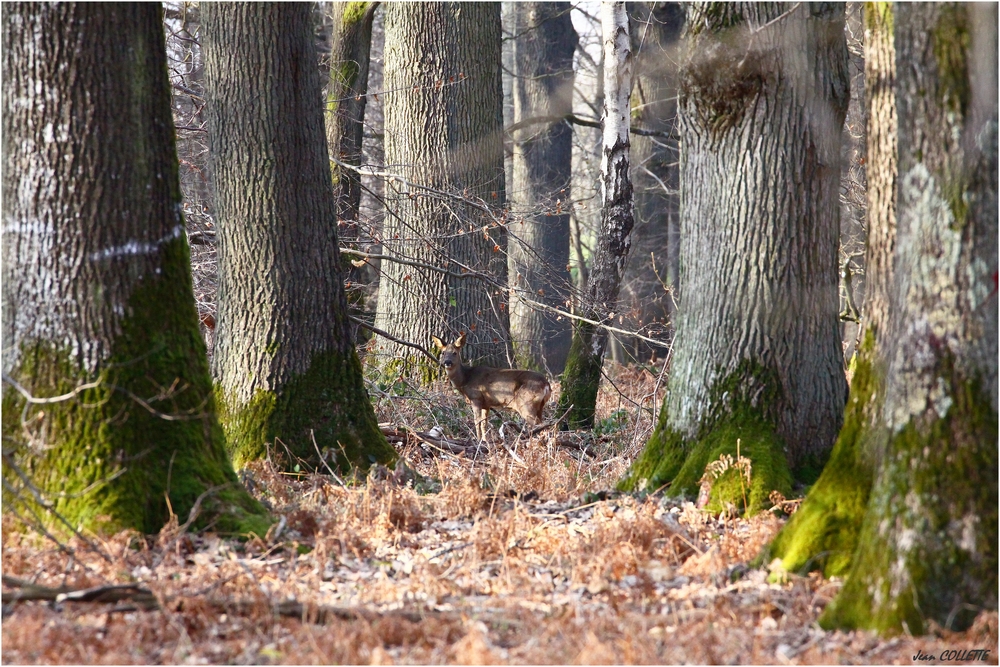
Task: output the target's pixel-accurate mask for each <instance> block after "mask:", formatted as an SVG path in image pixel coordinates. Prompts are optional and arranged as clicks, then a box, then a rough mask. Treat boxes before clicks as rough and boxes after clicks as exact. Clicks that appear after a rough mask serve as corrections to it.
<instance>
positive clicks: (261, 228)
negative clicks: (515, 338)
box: [202, 3, 396, 470]
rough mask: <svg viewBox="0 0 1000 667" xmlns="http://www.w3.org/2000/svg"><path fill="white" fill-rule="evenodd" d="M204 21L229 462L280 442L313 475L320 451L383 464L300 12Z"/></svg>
mask: <svg viewBox="0 0 1000 667" xmlns="http://www.w3.org/2000/svg"><path fill="white" fill-rule="evenodd" d="M202 14H203V16H202V18H203V25H204V38H203V48H204V53H205V74H206V95H207V100H208V111H209V130H210V133H211V135H210V136H211V142H212V150H213V160H214V168H213V173H214V174H215V180H214V184H215V192H216V210H217V222H218V229H219V295H218V303H219V310H218V318H217V326H216V330H215V336H216V338H215V353H214V356H213V360H212V361H213V370H214V373H215V377H216V393H217V396H218V398H219V401H220V408H221V416H222V422H223V426H224V427H225V429H226V436H227V440H228V446H229V450H230V452H231V454H232V457H233V460H234V462H235V463H236V464H237V465H243V464H245V463H246V462H248V461H252V460H254V459H258V458H261V457H263V456H265V455H266V453H267V447H268V445H273V444H274V442H275V439H280V440H281V442H282V443H283V444H284V445H285V446H286V447H288V449H289V450H290V451H291V453H292V454H293V455H294V456H295V457H298V458H301V459H304V460H307V461H310V462H312V463H313V464H315V465H318V461H317V460H316V459H317V458H318V457H319V456H320V453H321V454H322V455H323V456H324V457H326V456H327V455H329V459H330V460H331V461H333V460H336V464H337V465H338V466H339V467H340V468H341V469H343V470H347V469H350V468H355V467H356V468H360V469H361V470H365V469H367V468H368V466H369V465H371V464H372V463H374V462H376V461H377V462H380V463H385V462H390V461H393V460H395V458H396V454H395V451H394V450H393V449H392V448H391V447H390V446H389V444H388V443H387V442H386V440H385V438H384V436H382V434H381V432H380V431H379V429H378V424H377V422H376V419H375V412H374V410H373V408H372V405H371V402H370V401H369V399H368V395H367V393H366V391H365V386H364V381H363V378H362V375H361V366H360V363H359V361H358V357H357V353H356V351H355V349H354V345H353V337H352V335H351V327H350V323H349V321H348V311H347V301H346V297H345V295H344V285H343V271H342V269H341V266H340V252H339V245H338V240H337V230H336V224H335V223H336V202H335V198H334V193H333V188H332V184H331V179H330V169H329V166H328V160H327V152H326V145H325V142H324V135H323V117H322V107H321V106H320V104H321V101H322V98H321V95H320V85H319V76H318V73H317V71H316V68H315V67H314V66H313V63H315V61H316V57H315V46H314V44H313V39H312V27H311V26H312V22H311V15H310V9H309V6H308V5H305V4H281V3H261V4H235V3H232V4H212V5H205V6H204V7H202ZM314 440H315V444H314ZM317 449H318V450H319V453H318V452H317ZM294 463H295V462H294V461H287V464H288V465H292V464H294Z"/></svg>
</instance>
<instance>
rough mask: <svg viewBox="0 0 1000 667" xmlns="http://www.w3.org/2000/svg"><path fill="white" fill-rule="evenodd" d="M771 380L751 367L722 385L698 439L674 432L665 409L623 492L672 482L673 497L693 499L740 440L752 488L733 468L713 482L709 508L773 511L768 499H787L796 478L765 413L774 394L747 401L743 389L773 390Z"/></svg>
mask: <svg viewBox="0 0 1000 667" xmlns="http://www.w3.org/2000/svg"><path fill="white" fill-rule="evenodd" d="M748 378H753V380H748ZM768 378H770V375H769V374H768V373H767V372H766V371H764V370H763V369H761V368H759V367H757V366H756V365H754V364H749V363H747V364H743V365H741V366H740V368H739V369H737V371H736V372H735V373H733V374H732V375H731V376H730V377H729V378H727V379H725V380H723V381H722V382H720V383H718V385H717V386H716V388H715V389H714V390H713V392H712V396H713V398H712V404H713V406H715V407H716V410H715V411H714V412H713V416H712V417H711V418H709V419H707V420H706V422H705V424H704V425H703V426H702V427H701V429H700V430H699V433H698V435H697V436H696V437H694V438H685V437H684V435H683V434H681V433H678V432H677V431H675V430H674V429H672V428H670V426H669V425H668V422H667V411H666V409H664V410H663V411H661V413H660V419H659V422H658V424H657V427H656V430H654V431H653V435H652V437H651V438H650V441H649V442H648V443H647V444H646V447H645V448H644V449H643V451H642V453H641V454H640V455H639V458H638V459H636V461H635V462H634V463H633V464H632V467H631V468H630V470H629V472H628V474H627V475H626V477H625V478H624V479H622V481H621V482H619V484H618V488H619V489H620V490H623V491H641V490H646V491H653V490H656V489H658V488H660V487H662V486H664V485H668V484H669V489H670V490H669V493H670V495H672V496H694V495H696V494H698V492H699V490H700V487H701V481H702V479H703V476H704V475H705V472H706V470H705V469H706V466H708V465H709V464H710V463H712V462H713V461H719V460H720V457H723V456H725V455H728V456H730V457H732V459H733V460H734V461H735V460H736V459H737V442H739V452H738V454H739V455H740V456H743V457H745V458H748V459H750V461H751V477H750V483H749V485H747V486H744V484H745V482H744V484H741V483H740V478H739V476H738V472H737V470H736V469H734V468H730V469H729V470H728V471H727V472H725V473H724V474H723V475H721V476H719V477H718V479H715V480H714V481H711V491H710V493H709V496H708V502H707V505H706V507H707V508H708V509H709V510H711V511H719V510H722V509H725V508H726V507H727V506H729V505H732V506H733V507H736V508H737V509H744V502H745V509H746V510H747V513H748V514H753V513H756V512H759V511H761V510H764V509H767V508H768V507H770V501H769V500H768V497H769V496H770V494H771V492H772V491H780V492H781V493H782V494H785V495H788V494H789V493H790V492H791V486H792V475H791V471H790V470H789V468H788V461H787V459H786V458H785V453H784V443H783V442H782V440H781V438H779V437H778V435H777V434H776V432H775V428H774V420H773V417H771V416H770V415H768V414H767V412H766V406H767V405H768V404H769V401H770V400H772V398H770V397H771V396H772V395H773V393H774V391H773V390H772V391H765V392H763V394H764V395H765V396H767V397H766V398H759V399H758V400H756V401H751V400H749V399H747V398H746V397H745V396H743V395H742V394H741V391H740V389H741V388H745V387H748V386H751V385H756V384H757V383H759V382H763V383H764V386H765V387H767V386H771V387H773V386H774V385H773V384H771V383H770V382H769V381H768ZM771 382H773V380H772V381H771ZM744 499H745V501H744Z"/></svg>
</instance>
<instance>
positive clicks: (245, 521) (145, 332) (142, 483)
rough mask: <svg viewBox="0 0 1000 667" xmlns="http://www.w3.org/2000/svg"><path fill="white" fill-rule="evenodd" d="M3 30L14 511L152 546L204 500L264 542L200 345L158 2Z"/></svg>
mask: <svg viewBox="0 0 1000 667" xmlns="http://www.w3.org/2000/svg"><path fill="white" fill-rule="evenodd" d="M2 23H3V44H4V49H3V77H4V90H3V138H4V139H3V214H4V228H3V351H4V352H3V370H4V390H3V439H4V454H3V456H4V489H5V494H4V500H5V505H6V507H7V508H8V509H9V508H12V507H13V508H15V509H16V510H20V511H21V512H23V511H24V510H25V504H26V505H27V509H28V511H29V512H38V511H39V510H40V509H41V507H42V506H46V507H48V508H50V509H52V510H54V512H55V513H57V514H58V515H59V516H61V517H62V518H63V519H64V520H65V522H66V524H65V525H68V526H70V527H73V528H76V527H78V526H82V527H85V528H88V529H93V530H99V529H103V530H107V531H113V530H118V529H121V528H133V529H137V530H141V531H144V532H147V533H151V532H155V531H157V530H159V529H160V528H161V527H162V526H163V525H164V522H165V521H166V520H167V519H168V517H169V512H170V511H171V509H172V510H173V511H174V512H176V513H177V514H179V515H180V516H182V517H186V516H187V515H188V512H189V511H190V510H191V508H192V507H194V505H195V503H196V502H197V500H198V499H199V496H201V495H202V494H206V493H207V495H206V498H204V499H203V502H202V505H201V507H202V508H203V509H208V510H209V512H208V513H205V514H204V517H205V519H210V520H212V521H213V522H214V526H215V527H216V529H221V530H227V531H233V530H235V531H247V530H253V531H255V532H257V533H258V534H261V535H262V534H263V531H264V530H266V528H267V518H266V515H265V513H264V511H263V508H262V507H261V506H260V505H259V504H258V503H257V502H256V501H254V500H253V499H252V498H251V497H250V496H249V495H248V494H247V493H246V491H244V490H243V488H242V487H241V486H240V485H239V482H238V481H237V479H236V475H235V473H234V472H233V469H232V466H231V464H230V462H229V460H228V458H227V457H226V453H225V449H224V447H223V434H222V429H221V428H220V427H219V423H218V421H217V419H216V414H215V405H214V401H213V397H212V387H211V381H210V378H209V371H208V363H207V359H206V357H205V344H204V342H203V341H202V339H201V336H200V335H199V333H198V316H197V313H196V311H195V305H194V296H193V294H192V289H191V268H190V264H189V256H188V245H187V240H186V238H185V236H184V220H183V218H182V216H181V196H180V186H179V181H178V176H177V156H176V152H175V149H174V131H173V122H172V120H171V112H170V89H169V85H168V80H167V62H166V50H165V45H164V36H163V23H162V16H161V11H160V7H159V5H154V4H142V3H133V4H90V3H57V4H47V3H24V4H13V3H10V4H4V5H3V8H2ZM29 485H31V486H32V487H34V489H29V488H28V486H29ZM34 490H37V492H38V494H39V495H37V496H34V495H32V493H33V492H34ZM19 491H20V492H19ZM25 498H32V500H30V501H25ZM41 516H42V517H43V519H42V520H43V521H46V520H47V519H46V518H45V517H46V516H47V517H48V520H51V515H41ZM53 522H54V521H53ZM203 522H204V520H203Z"/></svg>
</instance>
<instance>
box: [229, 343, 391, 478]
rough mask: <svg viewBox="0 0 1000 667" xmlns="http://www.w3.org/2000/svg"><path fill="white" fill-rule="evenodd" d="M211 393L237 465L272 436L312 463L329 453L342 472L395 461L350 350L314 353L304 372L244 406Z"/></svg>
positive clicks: (261, 451) (259, 454)
mask: <svg viewBox="0 0 1000 667" xmlns="http://www.w3.org/2000/svg"><path fill="white" fill-rule="evenodd" d="M216 396H217V398H218V401H219V406H220V410H219V416H220V420H221V421H222V426H223V428H224V429H225V431H226V442H227V446H228V448H229V452H230V455H231V456H232V459H233V464H234V465H235V466H236V467H237V468H239V467H242V466H243V465H245V464H246V463H247V462H249V461H254V460H257V459H260V458H263V457H265V456H266V454H267V447H268V445H269V444H273V443H274V441H275V439H276V438H277V439H279V440H280V441H281V442H282V444H283V445H284V446H285V447H288V450H289V451H290V452H291V454H292V455H294V456H295V457H297V458H299V459H302V460H304V461H307V462H309V463H310V464H312V465H315V466H319V465H320V462H319V456H320V454H322V455H323V456H324V458H326V457H327V454H328V453H329V455H330V456H329V458H328V459H327V460H328V461H335V462H336V466H337V467H338V468H339V469H340V470H341V471H342V472H345V473H346V472H348V471H350V470H352V469H358V470H359V471H361V472H364V471H367V470H368V468H369V466H371V465H372V464H373V463H382V464H387V465H388V464H392V463H394V462H395V461H396V457H397V454H396V451H395V450H394V449H393V448H392V447H391V446H390V445H389V443H388V442H386V439H385V436H383V435H382V432H381V431H380V430H379V428H378V422H377V420H376V418H375V411H374V409H373V408H372V404H371V401H370V400H369V398H368V393H367V392H366V391H365V387H364V380H363V378H362V374H361V362H360V361H359V360H358V355H357V354H356V353H355V352H354V351H353V350H352V351H350V352H349V353H348V354H347V355H346V358H345V355H342V354H341V353H339V352H336V351H329V352H324V353H321V354H318V355H316V356H315V357H314V358H313V360H312V364H311V365H310V367H309V370H307V371H306V372H305V373H303V374H301V375H299V376H297V377H295V378H293V379H292V380H291V381H289V382H288V383H287V384H286V385H285V386H284V387H283V388H282V389H281V390H280V391H278V392H271V391H263V390H258V391H257V392H256V394H255V395H254V397H253V398H252V399H251V400H250V401H249V403H247V404H245V405H236V404H235V402H234V401H233V400H232V399H231V398H230V397H228V396H225V392H224V391H223V390H221V389H218V388H217V389H216ZM314 439H315V444H314ZM292 463H294V461H289V464H292ZM330 465H332V463H331V464H330Z"/></svg>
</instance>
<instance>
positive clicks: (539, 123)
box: [508, 2, 577, 373]
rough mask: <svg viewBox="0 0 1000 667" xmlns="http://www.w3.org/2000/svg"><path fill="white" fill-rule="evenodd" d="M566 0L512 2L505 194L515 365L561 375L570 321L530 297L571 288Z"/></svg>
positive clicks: (546, 298) (571, 41)
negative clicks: (510, 146) (510, 145)
mask: <svg viewBox="0 0 1000 667" xmlns="http://www.w3.org/2000/svg"><path fill="white" fill-rule="evenodd" d="M576 44H577V35H576V30H575V29H574V28H573V21H572V20H571V19H570V4H569V3H568V2H519V3H515V4H514V70H515V71H514V80H513V100H514V126H515V127H518V126H519V124H520V129H516V130H515V131H514V132H513V139H514V155H513V160H512V162H513V164H512V175H513V177H512V183H511V195H510V199H511V202H512V205H513V208H512V212H513V213H514V220H515V221H516V222H515V224H514V226H513V227H512V232H511V238H510V244H509V248H508V251H509V264H508V266H509V270H510V281H511V302H510V328H511V338H512V339H513V341H514V352H515V357H516V359H517V361H518V365H520V366H522V367H527V368H534V369H537V370H544V369H545V368H548V369H549V370H551V371H552V372H554V373H560V372H562V370H563V366H565V363H566V354H567V353H568V352H569V343H570V324H569V320H567V319H565V318H561V317H557V316H556V315H555V314H553V313H552V312H551V311H545V310H542V309H539V308H538V307H536V306H534V305H533V304H531V303H529V302H527V301H526V300H524V299H523V298H519V295H526V296H527V298H528V299H530V300H531V301H541V302H543V303H546V304H548V305H550V306H557V307H559V306H563V302H564V301H565V300H566V295H567V293H568V291H569V290H568V288H569V287H570V285H571V283H570V275H569V267H568V264H569V210H570V178H571V176H572V157H573V130H572V128H571V127H570V126H569V123H568V122H567V121H566V119H565V117H566V116H568V115H569V114H571V113H572V112H573V54H574V53H575V51H576Z"/></svg>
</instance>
